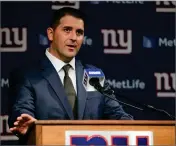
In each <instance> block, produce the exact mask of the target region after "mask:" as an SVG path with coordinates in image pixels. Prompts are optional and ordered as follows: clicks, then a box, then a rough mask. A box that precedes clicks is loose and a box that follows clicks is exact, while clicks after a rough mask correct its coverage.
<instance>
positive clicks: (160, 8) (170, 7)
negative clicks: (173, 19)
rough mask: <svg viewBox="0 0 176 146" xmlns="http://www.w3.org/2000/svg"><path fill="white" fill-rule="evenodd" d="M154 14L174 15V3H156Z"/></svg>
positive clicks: (175, 10) (175, 8)
mask: <svg viewBox="0 0 176 146" xmlns="http://www.w3.org/2000/svg"><path fill="white" fill-rule="evenodd" d="M156 12H161V13H175V12H176V1H156Z"/></svg>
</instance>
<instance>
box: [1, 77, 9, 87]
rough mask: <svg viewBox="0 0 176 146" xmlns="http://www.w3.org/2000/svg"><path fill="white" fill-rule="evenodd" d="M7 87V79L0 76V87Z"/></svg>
mask: <svg viewBox="0 0 176 146" xmlns="http://www.w3.org/2000/svg"><path fill="white" fill-rule="evenodd" d="M8 87H9V79H8V78H1V88H8Z"/></svg>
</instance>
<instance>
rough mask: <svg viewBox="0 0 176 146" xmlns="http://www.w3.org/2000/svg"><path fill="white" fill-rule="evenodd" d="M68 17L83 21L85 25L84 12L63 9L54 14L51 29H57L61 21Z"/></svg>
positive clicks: (69, 8) (68, 8) (67, 8)
mask: <svg viewBox="0 0 176 146" xmlns="http://www.w3.org/2000/svg"><path fill="white" fill-rule="evenodd" d="M66 15H70V16H73V17H76V18H80V19H82V20H83V22H84V25H85V19H86V15H85V14H84V13H83V12H82V11H80V10H79V9H75V8H71V7H63V8H60V9H59V10H56V11H55V12H54V15H53V18H52V21H51V27H52V28H53V29H55V28H56V27H57V26H58V25H59V24H60V19H61V18H62V17H64V16H66Z"/></svg>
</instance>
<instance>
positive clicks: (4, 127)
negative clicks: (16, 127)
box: [0, 115, 18, 141]
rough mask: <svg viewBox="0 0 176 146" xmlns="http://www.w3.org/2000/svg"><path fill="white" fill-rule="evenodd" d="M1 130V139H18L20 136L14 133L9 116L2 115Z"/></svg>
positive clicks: (0, 119) (0, 117) (0, 118)
mask: <svg viewBox="0 0 176 146" xmlns="http://www.w3.org/2000/svg"><path fill="white" fill-rule="evenodd" d="M0 132H1V140H4V141H5V140H18V137H16V136H14V135H12V133H11V132H10V130H9V126H8V116H7V115H1V116H0Z"/></svg>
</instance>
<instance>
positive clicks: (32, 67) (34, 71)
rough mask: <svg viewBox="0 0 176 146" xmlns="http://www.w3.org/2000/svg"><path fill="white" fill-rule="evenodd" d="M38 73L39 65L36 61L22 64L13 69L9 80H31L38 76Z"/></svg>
mask: <svg viewBox="0 0 176 146" xmlns="http://www.w3.org/2000/svg"><path fill="white" fill-rule="evenodd" d="M39 73H40V65H39V62H38V61H31V62H30V63H26V64H23V65H21V66H18V67H15V68H13V69H12V70H11V72H10V73H9V77H10V78H18V79H22V78H32V77H36V76H38V74H39Z"/></svg>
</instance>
